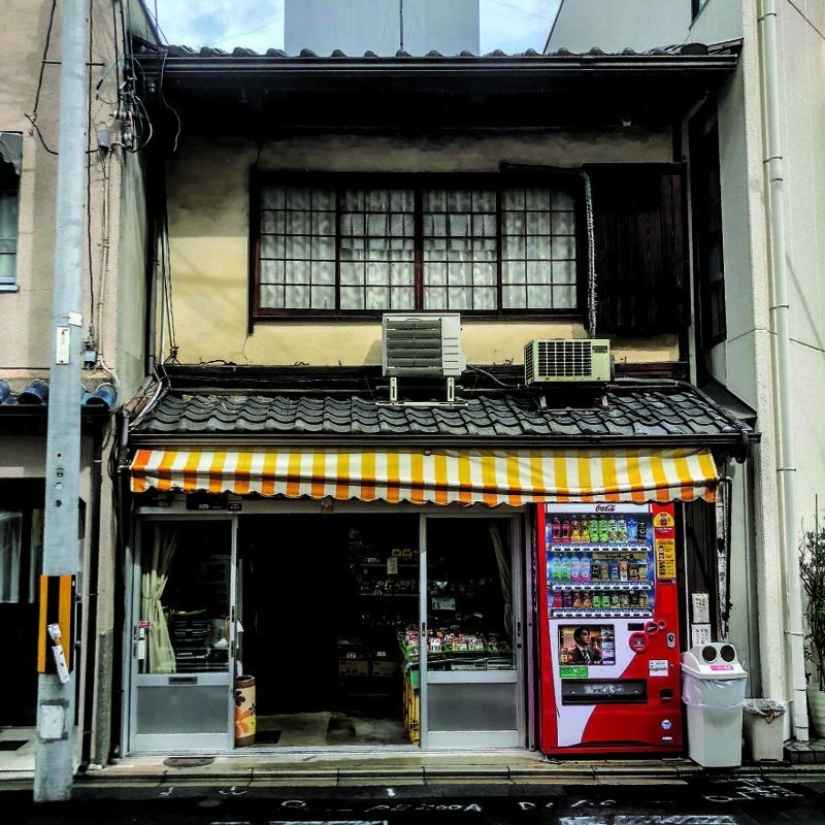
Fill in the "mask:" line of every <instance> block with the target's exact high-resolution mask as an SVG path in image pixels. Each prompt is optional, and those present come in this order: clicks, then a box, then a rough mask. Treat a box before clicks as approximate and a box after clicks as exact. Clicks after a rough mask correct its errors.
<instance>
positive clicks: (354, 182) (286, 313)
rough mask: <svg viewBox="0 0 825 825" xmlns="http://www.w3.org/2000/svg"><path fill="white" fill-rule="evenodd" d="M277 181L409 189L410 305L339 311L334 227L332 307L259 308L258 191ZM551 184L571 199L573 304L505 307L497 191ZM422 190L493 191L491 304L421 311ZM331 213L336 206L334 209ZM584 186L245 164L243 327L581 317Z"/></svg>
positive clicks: (565, 181)
mask: <svg viewBox="0 0 825 825" xmlns="http://www.w3.org/2000/svg"><path fill="white" fill-rule="evenodd" d="M278 185H286V186H295V187H299V186H305V187H317V188H325V189H333V190H335V191H336V193H340V191H341V190H343V189H344V188H353V189H371V188H375V189H412V190H413V192H414V195H415V201H416V206H415V212H414V215H415V225H416V238H415V243H416V249H415V286H414V289H415V304H416V306H415V308H413V309H409V310H407V309H404V310H395V309H390V308H389V307H388V308H382V309H341V308H340V297H341V296H340V289H341V280H340V254H339V252H340V230H339V227H338V226H337V225H336V228H335V233H336V263H335V267H336V273H335V287H334V289H335V295H336V307H335V309H332V310H327V309H309V308H298V309H285V308H264V307H262V306H261V237H262V214H263V190H264V189H265V188H267V187H273V186H278ZM536 186H545V187H547V188H548V189H552V188H553V186H556V187H563V188H565V189H567V190H568V191H569V193H570V195H571V196H572V198H573V211H574V214H575V228H574V233H573V237H574V251H575V256H576V260H575V280H576V283H575V303H576V305H575V307H572V308H569V307H566V308H558V309H553V308H547V309H531V308H525V309H505V308H503V307H502V285H503V284H502V266H501V264H502V254H501V253H502V241H501V237H502V231H501V230H502V225H501V202H502V197H501V195H502V192H503V191H504V190H506V189H509V188H525V187H528V188H535V187H536ZM428 188H454V189H464V190H470V189H481V188H485V189H493V190H495V194H496V243H497V249H496V261H495V279H496V281H495V285H494V289H495V292H496V308H495V309H489V310H488V309H483V310H467V309H462V310H455V309H449V308H447V307H445V308H443V309H437V310H436V309H425V308H424V304H423V294H424V293H423V269H422V267H423V257H422V249H421V246H420V244H421V232H420V227H421V222H422V221H421V214H422V213H421V193H422V192H423V191H424V190H425V189H428ZM336 214H337V209H336ZM583 215H584V185H583V182H579V179H578V178H577V177H576V176H573V175H569V174H559V173H554V172H543V171H541V170H539V171H536V172H531V173H529V174H528V173H523V172H507V173H411V172H399V173H375V172H364V173H353V172H331V173H321V172H296V171H294V170H283V171H263V170H260V169H259V168H258V167H257V166H253V167H251V170H250V183H249V307H248V312H249V328H250V330H251V329H252V328H253V326H254V324H255V323H259V322H267V321H284V320H312V321H324V320H330V321H348V320H350V321H361V322H363V321H364V320H370V319H379V318H380V317H381V316H382V315H383V314H384V313H386V312H395V311H402V312H411V313H413V312H414V313H426V312H433V313H436V314H437V313H439V312H455V311H460V312H461V315H462V317H465V318H478V319H488V320H501V319H504V318H517V319H519V320H525V321H529V320H547V318H548V317H553V318H556V319H570V318H576V319H581V318H583V317H584V316H585V314H586V302H587V278H586V275H587V254H588V252H587V238H586V235H585V227H584V223H585V222H584V220H583Z"/></svg>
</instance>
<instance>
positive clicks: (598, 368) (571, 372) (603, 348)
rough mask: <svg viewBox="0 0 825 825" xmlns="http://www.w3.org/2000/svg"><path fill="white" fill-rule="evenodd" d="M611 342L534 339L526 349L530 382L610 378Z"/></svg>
mask: <svg viewBox="0 0 825 825" xmlns="http://www.w3.org/2000/svg"><path fill="white" fill-rule="evenodd" d="M611 373H612V364H611V359H610V342H609V341H607V340H606V339H586V340H566V339H558V340H545V341H531V342H530V343H529V344H527V346H526V347H525V348H524V374H525V381H526V382H527V383H528V384H532V383H534V382H542V381H558V382H564V381H575V382H578V381H582V382H584V381H609V380H610V378H611Z"/></svg>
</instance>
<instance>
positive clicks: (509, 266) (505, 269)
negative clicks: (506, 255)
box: [501, 261, 524, 284]
mask: <svg viewBox="0 0 825 825" xmlns="http://www.w3.org/2000/svg"><path fill="white" fill-rule="evenodd" d="M501 282H502V283H503V284H521V283H524V264H523V263H522V262H521V261H513V262H507V263H503V264H502V265H501Z"/></svg>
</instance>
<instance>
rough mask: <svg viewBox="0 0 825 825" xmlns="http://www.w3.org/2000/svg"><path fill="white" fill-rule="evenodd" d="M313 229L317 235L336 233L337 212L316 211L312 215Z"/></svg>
mask: <svg viewBox="0 0 825 825" xmlns="http://www.w3.org/2000/svg"><path fill="white" fill-rule="evenodd" d="M312 231H313V233H314V234H315V235H335V213H334V212H315V213H314V214H313V216H312Z"/></svg>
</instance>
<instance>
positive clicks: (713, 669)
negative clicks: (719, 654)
mask: <svg viewBox="0 0 825 825" xmlns="http://www.w3.org/2000/svg"><path fill="white" fill-rule="evenodd" d="M694 650H695V648H694V649H692V650H688V651H687V652H685V653H683V654H682V657H681V659H682V672H683V673H687V674H689V675H690V676H693V677H694V678H696V679H746V678H747V677H748V674H747V672H746V671H745V669H744V668H743V667H742V665H741V663H740V662H739V660H738V659H734V661H732V662H723V661H719V660H714V661H711V662H707V661H705V660H704V659H700V658H699V657H697V655H696V654H695V653H694Z"/></svg>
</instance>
